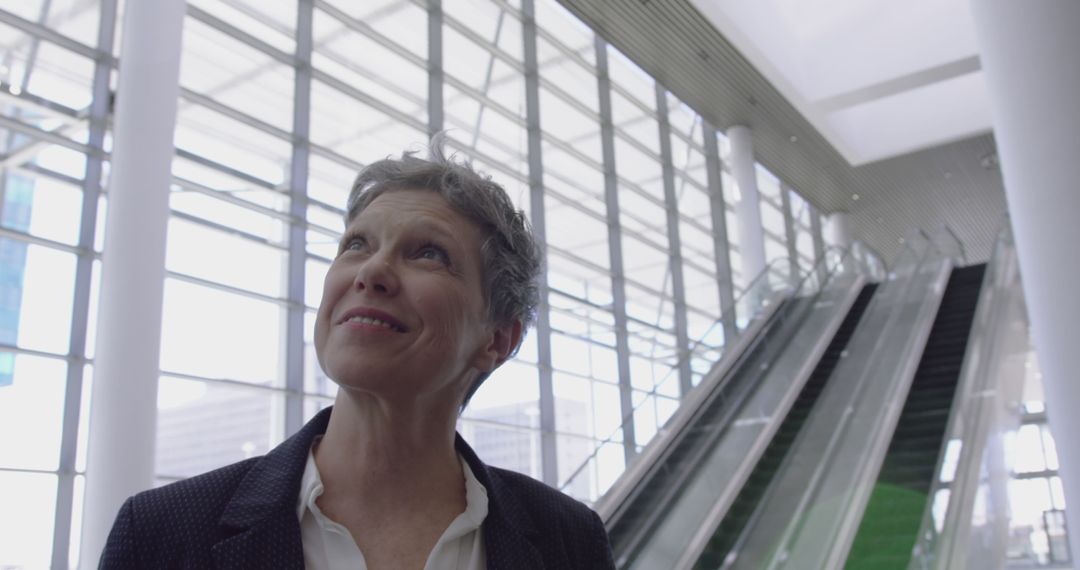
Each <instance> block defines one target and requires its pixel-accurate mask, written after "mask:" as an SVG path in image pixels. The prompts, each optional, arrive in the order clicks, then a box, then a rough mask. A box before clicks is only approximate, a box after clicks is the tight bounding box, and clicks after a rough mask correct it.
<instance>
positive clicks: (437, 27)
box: [427, 0, 476, 146]
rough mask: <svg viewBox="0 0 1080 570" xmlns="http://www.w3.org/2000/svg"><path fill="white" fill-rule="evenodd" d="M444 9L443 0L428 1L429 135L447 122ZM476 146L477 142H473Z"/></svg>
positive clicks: (440, 128) (440, 129)
mask: <svg viewBox="0 0 1080 570" xmlns="http://www.w3.org/2000/svg"><path fill="white" fill-rule="evenodd" d="M442 30H443V10H442V0H429V1H428V62H427V63H428V101H427V105H428V137H429V138H430V137H433V136H435V134H436V133H439V132H441V131H442V130H443V129H444V128H446V127H445V126H444V124H445V121H446V120H445V115H444V104H443V75H444V73H445V72H444V71H443V36H442ZM473 146H476V142H475V141H474V142H473Z"/></svg>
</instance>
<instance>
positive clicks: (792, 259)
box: [780, 182, 799, 287]
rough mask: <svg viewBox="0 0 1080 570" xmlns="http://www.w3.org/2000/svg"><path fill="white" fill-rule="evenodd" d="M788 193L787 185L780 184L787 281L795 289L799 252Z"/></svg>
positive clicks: (793, 215) (797, 276)
mask: <svg viewBox="0 0 1080 570" xmlns="http://www.w3.org/2000/svg"><path fill="white" fill-rule="evenodd" d="M790 192H791V189H790V188H788V187H787V184H784V183H783V182H780V203H781V206H782V207H781V209H782V210H783V211H784V238H785V240H784V241H785V242H786V243H787V254H788V266H789V269H788V271H789V274H788V280H789V281H790V282H791V286H792V287H795V286H797V284H798V282H799V250H798V248H797V247H796V246H797V244H798V234H796V233H795V214H794V213H793V212H792V211H791V194H790Z"/></svg>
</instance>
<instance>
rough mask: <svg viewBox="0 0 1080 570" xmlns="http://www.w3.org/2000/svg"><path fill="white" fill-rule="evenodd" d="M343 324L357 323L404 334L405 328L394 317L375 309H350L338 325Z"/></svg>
mask: <svg viewBox="0 0 1080 570" xmlns="http://www.w3.org/2000/svg"><path fill="white" fill-rule="evenodd" d="M344 323H359V324H363V325H371V326H377V327H382V328H385V329H387V330H391V331H394V332H405V331H406V330H408V329H406V327H405V325H404V324H402V323H401V322H400V321H398V320H397V319H395V318H394V317H392V316H390V315H388V314H386V313H384V312H382V311H377V310H375V309H366V308H357V309H350V310H349V311H347V312H346V313H345V316H344V317H342V318H341V319H340V320H339V321H338V324H344Z"/></svg>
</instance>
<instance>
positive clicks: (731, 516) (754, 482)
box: [695, 284, 877, 569]
mask: <svg viewBox="0 0 1080 570" xmlns="http://www.w3.org/2000/svg"><path fill="white" fill-rule="evenodd" d="M876 289H877V285H876V284H870V285H866V286H864V287H863V290H862V292H860V293H859V297H858V298H857V299H856V300H855V303H854V305H852V308H851V310H850V311H848V315H847V317H845V319H844V322H843V324H841V325H840V328H839V329H838V330H837V332H836V335H835V336H834V337H833V340H832V342H831V343H830V344H829V347H828V348H827V349H826V350H825V354H824V355H823V356H822V357H821V360H820V362H818V365H817V367H816V368H815V369H814V372H813V373H812V374H811V375H810V379H809V380H807V382H806V384H805V385H804V386H803V389H802V392H801V393H800V394H799V397H798V399H796V401H795V404H794V405H792V407H791V411H789V412H788V414H787V417H785V418H784V422H783V423H782V424H781V426H780V429H779V430H778V431H777V433H776V435H775V436H773V439H772V441H771V442H770V443H769V446H768V448H766V450H765V453H764V454H763V455H762V458H761V459H760V460H759V461H758V464H757V466H756V467H755V468H754V471H753V473H752V474H751V475H750V478H749V479H748V480H747V482H746V484H745V485H744V486H743V488H742V491H740V492H739V495H738V497H737V498H736V499H735V502H734V503H732V505H731V508H730V509H728V512H727V514H726V515H725V516H724V520H723V522H721V524H720V526H719V527H718V528H717V529H716V532H715V533H714V534H713V537H712V538H711V539H710V540H709V544H708V546H707V547H706V548H705V551H704V552H703V553H702V555H701V558H700V559H699V560H698V562H697V563H696V564H695V567H696V568H701V569H714V568H719V567H720V566H721V565H722V564H723V563H724V560H725V558H726V557H727V556H728V553H729V552H730V551H731V549H732V547H733V546H735V544H736V543H737V541H738V539H739V536H740V535H741V533H742V531H743V530H744V528H745V526H746V524H747V521H748V520H749V519H750V518H751V517H752V516H753V514H754V512H755V510H756V508H757V507H758V505H759V501H760V499H761V498H762V496H763V495H764V494H765V493H766V491H767V489H768V487H769V485H770V483H771V482H772V480H773V477H774V476H775V475H776V472H777V470H778V469H779V466H780V464H781V463H782V462H783V461H784V458H785V457H786V456H787V452H788V450H789V449H790V448H791V446H792V444H793V443H794V442H795V439H796V437H797V436H798V434H799V432H800V430H801V429H802V426H803V424H804V423H805V421H806V418H807V416H808V415H809V413H810V410H811V409H812V408H813V406H814V403H815V402H816V401H817V399H818V396H820V395H821V392H822V390H823V389H824V387H825V384H826V382H827V381H828V379H829V377H830V376H831V375H832V372H833V370H834V369H835V368H836V365H837V363H838V362H839V361H840V359H841V358H843V356H844V354H845V348H846V347H847V344H848V341H849V340H850V339H851V336H852V333H854V331H855V327H856V325H857V324H858V322H859V319H860V318H861V317H862V315H863V313H864V312H865V310H866V307H867V305H869V304H870V299H871V297H872V296H873V294H874V291H875V290H876Z"/></svg>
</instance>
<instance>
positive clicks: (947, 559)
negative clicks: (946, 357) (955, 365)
mask: <svg viewBox="0 0 1080 570" xmlns="http://www.w3.org/2000/svg"><path fill="white" fill-rule="evenodd" d="M1015 247H1016V246H1015V243H1014V242H1013V239H1012V228H1011V226H1010V223H1009V217H1008V214H1006V215H1005V216H1004V220H1003V221H1002V223H1001V227H1000V229H999V230H998V232H997V238H996V239H995V240H994V250H993V255H992V256H991V258H990V261H989V262H988V263H987V266H986V271H985V274H984V275H983V280H982V285H981V288H980V292H979V300H978V304H977V306H976V313H975V317H974V324H973V330H972V332H971V337H970V338H969V343H968V346H969V347H981V349H980V350H970V349H969V350H967V351H966V352H965V355H964V362H963V364H962V365H961V369H960V376H959V382H958V384H957V387H956V396H955V397H954V398H953V402H952V405H951V407H950V409H949V419H948V423H947V424H946V427H945V432H944V438H943V441H950V440H952V439H957V440H959V441H960V442H961V447H960V454H959V456H958V457H957V459H956V468H955V471H954V472H953V474H952V478H951V481H950V483H948V485H947V486H948V488H949V500H948V504H947V507H946V510H945V513H944V515H943V516H944V519H943V521H942V530H941V531H940V532H938V531H937V528H936V526H935V524H934V513H933V509H932V505H933V503H932V501H930V502H928V503H927V506H926V507H925V508H924V510H923V516H922V521H921V523H920V526H919V533H918V534H917V535H916V536H917V539H916V543H915V548H914V549H913V551H912V557H911V562H910V564H909V565H908V568H909V570H914V569H924V568H925V569H929V568H942V569H944V568H949V567H951V566H950V564H958V563H963V562H964V561H963V555H964V552H963V549H962V548H959V549H958V547H957V540H956V539H957V536H958V534H959V528H960V527H959V525H962V524H968V525H970V524H971V520H970V519H968V520H965V513H967V512H969V511H970V507H971V505H972V504H973V500H974V493H975V490H976V488H977V487H978V483H979V470H980V468H981V463H980V462H979V461H978V460H977V459H978V458H979V456H981V453H982V446H981V445H980V444H979V442H978V441H976V442H972V441H971V438H972V437H975V438H981V437H983V434H980V433H978V430H979V427H980V426H979V425H978V420H979V419H981V418H980V417H978V416H976V417H975V418H974V419H972V416H971V411H970V410H967V411H968V414H967V415H964V414H962V413H961V411H962V410H965V408H966V406H968V405H975V404H983V402H984V399H983V396H985V395H987V392H986V390H989V389H991V388H990V387H989V386H987V383H988V382H989V381H990V379H991V378H992V377H993V374H992V371H994V370H997V369H998V366H999V365H1000V364H1001V362H1000V359H1001V358H1002V357H1004V356H1005V355H1006V354H1009V353H1008V352H1005V353H1003V352H1002V351H1000V350H995V349H996V348H998V347H997V346H996V343H995V340H996V339H995V332H996V331H998V330H1000V327H1003V326H1005V325H1006V324H1008V323H1006V322H1003V321H1002V320H1001V319H1002V314H1001V311H1000V310H1001V309H1002V308H1003V307H1004V304H1005V303H1007V302H1008V300H1009V299H1008V298H1005V299H1002V298H1001V296H1002V293H1005V292H1006V291H1005V290H1006V289H1007V288H1011V287H1019V270H1018V268H1017V266H1016V264H1015V252H1016V250H1015ZM1021 302H1022V296H1021ZM1019 382H1022V380H1019ZM999 388H1000V387H995V388H993V389H994V390H995V392H994V393H995V395H996V394H997V391H998V389H999ZM975 413H976V414H979V413H981V410H975ZM972 432H975V433H972ZM945 451H946V446H945V445H942V446H941V449H940V450H939V451H938V458H937V462H936V463H935V467H934V474H935V477H934V479H933V484H932V486H931V488H930V492H929V493H928V495H927V496H929V497H934V496H936V494H937V493H938V491H939V490H941V489H944V488H946V484H944V483H943V482H942V480H941V474H942V472H943V471H942V470H943V466H944V462H945ZM961 504H963V506H960V505H961ZM969 530H970V529H969ZM941 537H944V540H942V539H941Z"/></svg>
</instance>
